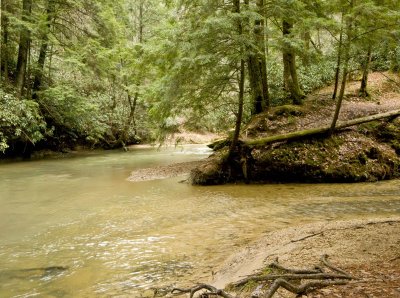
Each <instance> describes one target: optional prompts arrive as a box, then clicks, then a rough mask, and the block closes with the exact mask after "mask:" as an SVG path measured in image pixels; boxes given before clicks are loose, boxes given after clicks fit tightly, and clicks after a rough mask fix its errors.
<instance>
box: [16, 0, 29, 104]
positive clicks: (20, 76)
mask: <svg viewBox="0 0 400 298" xmlns="http://www.w3.org/2000/svg"><path fill="white" fill-rule="evenodd" d="M31 11H32V0H23V2H22V21H23V22H29V18H30V15H31ZM30 42H31V33H30V30H29V29H28V28H27V27H26V26H24V25H23V27H22V28H21V32H20V38H19V49H18V61H17V69H16V87H17V95H18V97H21V96H22V93H23V89H24V86H25V79H26V67H27V64H28V52H29V47H30Z"/></svg>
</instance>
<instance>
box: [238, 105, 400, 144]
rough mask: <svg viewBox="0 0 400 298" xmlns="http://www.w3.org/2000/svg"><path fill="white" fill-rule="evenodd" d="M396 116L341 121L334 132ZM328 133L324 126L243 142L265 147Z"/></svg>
mask: <svg viewBox="0 0 400 298" xmlns="http://www.w3.org/2000/svg"><path fill="white" fill-rule="evenodd" d="M398 116H400V110H394V111H390V112H386V113H381V114H375V115H371V116H366V117H362V118H357V119H353V120H348V121H343V122H339V123H338V124H337V125H336V126H335V130H339V129H343V128H346V127H350V126H354V125H359V124H362V123H366V122H371V121H375V120H381V119H384V118H393V117H398ZM330 131H331V126H325V127H320V128H312V129H306V130H300V131H295V132H290V133H287V134H281V135H275V136H270V137H266V138H260V139H254V140H249V141H245V142H244V143H245V144H246V145H248V146H250V147H256V146H265V145H268V144H272V143H276V142H283V141H290V140H295V139H301V138H304V137H310V136H315V135H321V134H327V133H329V132H330Z"/></svg>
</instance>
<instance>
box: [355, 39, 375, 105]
mask: <svg viewBox="0 0 400 298" xmlns="http://www.w3.org/2000/svg"><path fill="white" fill-rule="evenodd" d="M371 58H372V46H371V45H370V46H369V47H368V52H367V57H366V59H365V61H364V63H363V75H362V79H361V86H360V91H359V92H358V95H359V96H360V97H368V96H369V93H368V90H367V85H368V74H369V67H370V64H371Z"/></svg>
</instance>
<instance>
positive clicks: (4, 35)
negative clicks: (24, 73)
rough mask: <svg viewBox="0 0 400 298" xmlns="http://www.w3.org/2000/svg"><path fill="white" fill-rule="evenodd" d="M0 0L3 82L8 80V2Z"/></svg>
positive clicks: (0, 69)
mask: <svg viewBox="0 0 400 298" xmlns="http://www.w3.org/2000/svg"><path fill="white" fill-rule="evenodd" d="M0 2H1V12H2V13H1V26H0V27H1V37H0V38H1V39H2V43H1V59H0V76H1V77H2V80H3V81H4V83H5V84H7V82H8V61H9V57H8V22H9V21H8V16H7V12H8V3H7V1H6V0H0ZM0 82H1V80H0Z"/></svg>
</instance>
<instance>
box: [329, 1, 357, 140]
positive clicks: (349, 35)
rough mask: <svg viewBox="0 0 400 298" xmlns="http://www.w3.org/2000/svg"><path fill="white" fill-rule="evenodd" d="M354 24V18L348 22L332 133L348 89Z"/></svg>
mask: <svg viewBox="0 0 400 298" xmlns="http://www.w3.org/2000/svg"><path fill="white" fill-rule="evenodd" d="M350 8H353V0H351V1H350ZM352 26H353V24H352V20H349V21H348V24H347V41H346V45H345V48H344V67H343V75H342V84H341V86H340V92H339V98H338V100H337V103H336V109H335V114H334V115H333V120H332V124H331V133H333V131H334V130H335V126H336V122H337V120H338V118H339V113H340V109H341V107H342V102H343V98H344V92H345V90H346V82H347V75H348V68H349V60H350V48H351V39H352Z"/></svg>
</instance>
